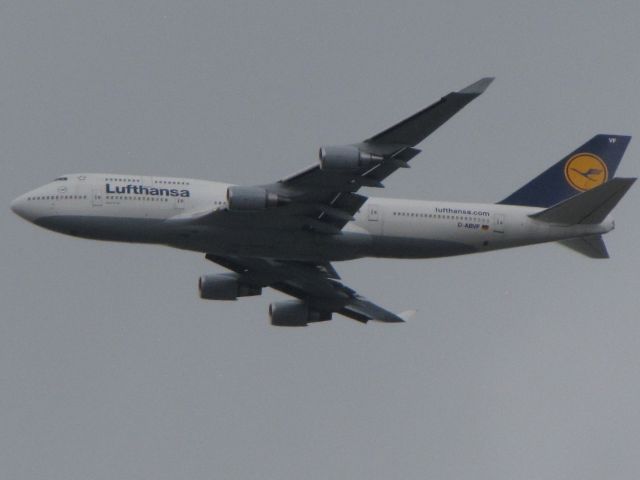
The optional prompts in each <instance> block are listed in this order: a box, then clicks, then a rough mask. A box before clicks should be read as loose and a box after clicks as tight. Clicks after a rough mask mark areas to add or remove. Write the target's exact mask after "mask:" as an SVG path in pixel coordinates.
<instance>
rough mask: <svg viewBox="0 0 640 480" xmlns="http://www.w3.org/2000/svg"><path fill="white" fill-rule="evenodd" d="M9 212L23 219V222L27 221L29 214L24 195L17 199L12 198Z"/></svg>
mask: <svg viewBox="0 0 640 480" xmlns="http://www.w3.org/2000/svg"><path fill="white" fill-rule="evenodd" d="M10 207H11V210H13V213H15V214H16V215H18V216H20V217H22V218H24V219H25V220H29V212H28V209H27V199H26V196H25V195H20V196H19V197H17V198H14V199H13V201H12V202H11V205H10Z"/></svg>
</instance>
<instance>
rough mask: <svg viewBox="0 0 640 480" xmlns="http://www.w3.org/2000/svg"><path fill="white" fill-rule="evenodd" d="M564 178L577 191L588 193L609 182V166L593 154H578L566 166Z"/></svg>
mask: <svg viewBox="0 0 640 480" xmlns="http://www.w3.org/2000/svg"><path fill="white" fill-rule="evenodd" d="M564 176H565V178H566V179H567V182H569V185H571V186H572V187H573V188H575V189H576V190H580V191H581V192H586V191H587V190H591V189H592V188H594V187H597V186H598V185H602V184H603V183H604V182H606V181H607V178H608V177H609V172H608V171H607V164H606V163H604V162H603V161H602V159H601V158H600V157H598V156H596V155H594V154H592V153H578V154H577V155H574V156H573V157H571V158H570V159H569V161H568V162H567V163H566V164H565V166H564Z"/></svg>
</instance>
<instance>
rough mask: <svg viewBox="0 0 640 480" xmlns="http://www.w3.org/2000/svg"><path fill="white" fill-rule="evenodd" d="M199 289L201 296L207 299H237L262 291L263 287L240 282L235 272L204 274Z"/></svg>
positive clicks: (199, 282) (258, 293) (199, 281)
mask: <svg viewBox="0 0 640 480" xmlns="http://www.w3.org/2000/svg"><path fill="white" fill-rule="evenodd" d="M198 289H199V290H200V298H203V299H205V300H235V299H236V298H238V297H251V296H254V295H260V294H261V293H262V288H261V287H254V286H252V285H247V284H245V283H242V282H240V281H239V280H238V275H236V274H235V273H220V274H217V275H203V276H201V277H200V279H199V280H198Z"/></svg>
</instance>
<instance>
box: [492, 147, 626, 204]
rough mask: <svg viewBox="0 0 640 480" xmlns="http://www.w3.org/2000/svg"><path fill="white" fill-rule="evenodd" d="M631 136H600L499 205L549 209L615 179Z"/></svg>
mask: <svg viewBox="0 0 640 480" xmlns="http://www.w3.org/2000/svg"><path fill="white" fill-rule="evenodd" d="M630 140H631V137H628V136H624V135H604V134H600V135H596V136H595V137H593V138H592V139H591V140H589V141H588V142H587V143H585V144H584V145H582V146H581V147H580V148H578V149H576V150H574V151H573V152H571V153H570V154H569V155H567V156H566V157H564V158H563V159H562V160H560V161H559V162H558V163H556V164H555V165H554V166H553V167H551V168H549V169H548V170H546V171H545V172H543V173H541V174H540V175H538V176H537V177H536V178H534V179H533V180H531V181H530V182H529V183H527V184H526V185H525V186H524V187H522V188H521V189H519V190H517V191H515V192H514V193H512V194H511V195H509V196H508V197H507V198H505V199H504V200H502V201H501V202H498V203H500V204H503V205H525V206H531V207H544V208H549V207H551V206H553V205H555V204H557V203H560V202H562V201H564V200H567V199H568V198H571V197H573V196H574V195H577V194H578V193H582V192H586V191H587V190H591V189H592V188H594V187H597V186H599V185H602V184H603V183H605V182H606V181H607V180H609V179H611V178H613V176H614V174H615V173H616V169H617V168H618V164H619V163H620V160H621V159H622V156H623V155H624V151H625V150H626V149H627V145H629V141H630Z"/></svg>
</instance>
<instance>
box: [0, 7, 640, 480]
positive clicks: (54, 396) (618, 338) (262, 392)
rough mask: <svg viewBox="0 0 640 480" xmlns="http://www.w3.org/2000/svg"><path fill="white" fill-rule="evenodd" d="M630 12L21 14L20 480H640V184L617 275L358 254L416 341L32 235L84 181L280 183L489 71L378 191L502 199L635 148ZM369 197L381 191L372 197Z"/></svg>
mask: <svg viewBox="0 0 640 480" xmlns="http://www.w3.org/2000/svg"><path fill="white" fill-rule="evenodd" d="M639 20H640V5H639V4H638V2H637V1H635V0H634V1H619V2H601V1H566V2H557V1H538V2H512V1H485V2H477V1H464V2H424V1H407V2H388V3H387V2H375V3H374V2H364V1H344V0H343V1H324V2H314V3H311V2H298V1H277V2H257V1H252V2H204V1H193V2H191V1H190V2H167V1H156V2H151V1H138V2H80V1H50V0H47V1H29V2H23V1H5V2H2V3H0V66H1V71H2V74H1V75H0V112H1V113H0V158H1V159H2V165H3V172H2V173H3V174H2V176H0V187H1V191H2V192H3V203H2V205H4V207H3V208H2V209H0V222H1V231H2V238H3V240H2V244H3V247H4V248H2V250H1V251H0V255H1V265H2V267H3V268H2V271H3V275H2V277H1V279H0V301H1V302H2V305H3V307H4V308H3V315H2V317H1V321H0V392H1V395H0V476H1V477H2V478H11V479H32V478H47V479H64V480H70V479H82V480H85V479H88V478H91V479H113V478H130V479H137V478H154V479H165V478H166V479H170V478H171V479H173V478H189V479H191V478H193V479H204V478H243V479H252V478H255V479H265V478H268V479H276V478H277V479H281V478H292V479H293V478H309V479H325V478H354V479H365V478H366V479H376V478H407V479H424V478H456V479H466V478H469V479H471V478H473V479H492V480H495V479H505V480H506V479H509V480H511V479H520V478H531V479H565V478H566V479H568V478H584V479H592V478H593V479H600V478H609V479H635V478H637V472H638V471H640V457H639V456H638V451H640V407H639V405H640V378H639V371H640V369H639V367H640V353H638V352H639V351H640V325H639V322H638V310H639V307H640V297H639V296H638V283H639V282H638V273H637V272H638V267H639V263H640V262H639V261H638V254H637V243H638V242H637V239H638V238H639V236H640V224H639V223H638V221H637V216H638V215H637V205H638V200H639V198H640V190H639V189H638V187H637V186H636V187H635V188H634V189H632V191H631V192H630V193H629V195H628V196H627V197H625V198H624V200H623V201H622V202H621V204H620V206H619V207H618V208H617V210H616V218H617V229H616V231H615V232H612V233H611V234H610V235H608V236H607V237H606V240H607V243H608V246H609V249H610V252H611V254H612V259H611V260H608V261H593V260H589V259H586V258H584V257H581V256H579V255H577V254H575V253H573V252H571V251H569V250H565V249H563V248H562V247H560V246H555V245H547V246H538V247H529V248H525V249H515V250H511V251H503V252H495V253H488V254H484V255H477V256H469V257H459V258H453V259H439V260H432V261H391V260H385V261H383V260H360V261H355V262H348V263H343V264H338V265H337V269H338V271H339V272H340V273H341V275H342V277H343V278H344V279H345V281H346V282H347V283H348V284H349V285H351V286H353V287H355V288H357V289H358V290H359V291H361V292H362V293H363V294H365V295H367V296H368V297H370V298H372V299H374V300H376V301H378V302H380V303H381V304H382V305H385V306H388V307H389V308H391V309H394V310H397V311H398V310H404V309H406V308H417V309H418V310H419V313H418V315H417V316H416V317H415V318H414V319H413V320H412V321H411V322H410V323H408V324H406V325H401V326H395V325H391V326H390V325H379V324H369V325H367V326H362V325H360V324H358V323H356V322H353V321H349V320H346V319H342V318H341V317H337V318H336V319H335V320H334V321H333V322H329V323H325V324H320V325H314V326H311V327H309V328H306V329H277V328H273V327H271V326H269V325H268V318H267V305H268V303H269V301H271V300H273V299H277V298H281V295H279V294H276V293H267V294H266V295H264V296H262V297H259V298H256V299H247V300H242V301H239V302H232V303H211V302H204V301H201V300H199V299H198V298H197V290H196V282H197V277H198V276H199V275H201V274H202V273H206V272H210V271H217V270H218V268H217V267H215V266H214V265H212V264H208V262H206V261H205V260H204V259H203V258H202V256H201V255H197V254H193V253H188V252H181V251H177V250H171V249H168V248H162V247H141V246H134V245H118V244H111V243H99V242H91V241H87V240H78V239H74V238H70V237H64V236H61V235H57V234H54V233H51V232H47V231H45V230H42V229H38V228H37V227H35V226H32V225H30V224H28V223H26V222H24V221H23V220H21V219H20V218H18V217H17V216H15V215H13V214H12V213H11V212H10V210H9V209H8V205H9V202H10V200H11V199H12V198H13V197H15V196H17V195H19V194H21V193H23V192H24V191H26V190H29V189H31V188H34V187H36V186H38V185H41V184H43V183H45V182H48V181H50V180H51V179H53V178H54V177H55V176H57V175H59V174H62V173H65V172H81V171H87V172H93V171H98V172H99V171H104V172H130V173H149V174H159V175H181V176H191V177H201V178H209V179H218V180H222V181H229V182H236V183H246V184H251V183H260V182H265V181H270V180H275V179H278V178H281V177H283V176H286V175H288V174H289V173H291V172H293V171H296V170H298V169H301V168H303V167H305V166H307V165H308V164H311V163H312V162H314V161H315V155H316V150H317V147H318V146H319V145H322V144H339V143H346V142H353V141H358V140H361V139H363V138H366V137H367V136H370V135H371V134H373V133H376V132H378V131H380V130H381V129H383V128H385V127H387V126H389V125H391V124H392V123H394V122H396V121H398V120H400V119H402V118H404V117H405V116H407V115H409V114H412V113H413V112H414V111H417V110H418V109H420V108H422V107H424V106H426V105H428V104H429V103H431V102H432V101H434V100H436V99H437V98H439V96H441V95H444V94H446V93H448V92H449V91H451V90H456V89H459V88H461V87H463V86H465V85H467V84H468V83H471V82H472V81H475V80H477V79H478V78H480V77H482V76H486V75H493V76H496V77H497V80H496V81H495V82H494V84H493V85H492V86H491V88H490V89H489V90H488V91H487V92H486V94H485V95H483V96H482V97H481V98H479V99H477V100H476V101H475V102H473V103H472V104H471V105H470V106H469V107H467V108H466V109H465V110H464V111H463V112H461V113H460V114H459V115H458V116H457V117H455V118H454V119H453V120H452V121H451V122H450V123H448V124H447V125H445V126H444V127H443V128H442V129H441V130H439V131H438V132H436V134H434V135H433V136H432V137H431V138H429V139H428V140H427V141H426V142H425V143H423V144H422V145H421V147H422V148H423V150H424V152H423V154H422V155H421V156H419V157H417V158H416V159H415V160H414V162H413V163H414V167H413V169H412V170H410V171H399V172H398V173H397V174H395V175H394V176H393V177H392V178H391V179H389V181H387V182H386V184H387V189H386V190H385V191H383V192H382V193H381V194H383V195H386V196H395V197H409V198H429V199H443V200H458V199H459V200H469V201H488V202H490V201H494V200H499V199H501V198H503V197H504V196H505V195H507V194H508V193H510V192H511V191H513V190H515V189H516V188H517V187H519V186H521V185H522V184H523V183H524V182H525V181H527V180H529V179H530V178H531V177H533V176H534V175H537V174H538V173H539V172H540V171H542V170H543V169H544V168H546V167H547V166H549V165H550V164H551V163H552V162H555V161H556V160H558V159H559V158H560V157H562V156H563V155H564V154H566V153H568V152H570V151H571V150H572V149H573V148H575V147H576V146H578V145H580V144H582V143H583V141H585V140H586V139H588V138H590V137H591V136H592V135H593V134H595V133H600V132H602V133H609V132H611V133H620V134H631V135H635V136H636V138H635V139H634V140H632V142H631V145H630V147H629V149H628V151H627V154H626V157H625V159H624V160H623V162H622V164H621V168H620V170H619V174H620V175H626V176H633V175H638V173H639V168H638V157H639V155H638V152H639V149H638V141H639V138H638V137H640V97H639V96H638V79H639V78H640V54H639V53H638V45H640V33H639V30H638V21H639ZM371 194H373V195H376V194H380V192H379V191H377V190H376V191H373V192H371Z"/></svg>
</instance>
